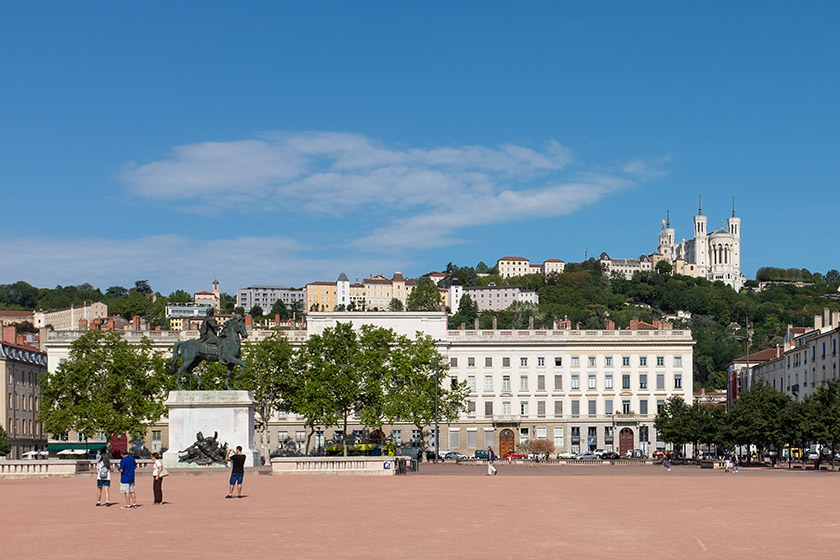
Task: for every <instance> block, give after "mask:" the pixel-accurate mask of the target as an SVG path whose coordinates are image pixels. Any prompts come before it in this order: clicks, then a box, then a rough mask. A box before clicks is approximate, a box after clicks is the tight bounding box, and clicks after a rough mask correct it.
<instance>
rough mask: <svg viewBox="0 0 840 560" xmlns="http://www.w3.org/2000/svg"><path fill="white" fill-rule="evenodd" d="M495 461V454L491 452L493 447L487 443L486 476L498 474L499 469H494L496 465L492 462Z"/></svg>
mask: <svg viewBox="0 0 840 560" xmlns="http://www.w3.org/2000/svg"><path fill="white" fill-rule="evenodd" d="M495 462H496V454H495V453H493V448H492V447H490V446H489V445H488V446H487V476H493V475H495V474H498V472H499V471H497V470H496V467H495V466H494V465H493V463H495Z"/></svg>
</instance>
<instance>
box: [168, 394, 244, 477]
mask: <svg viewBox="0 0 840 560" xmlns="http://www.w3.org/2000/svg"><path fill="white" fill-rule="evenodd" d="M164 405H166V408H167V409H168V410H169V450H168V451H166V453H164V454H163V465H164V466H165V467H166V468H168V469H171V468H193V467H195V468H225V467H228V465H227V464H225V463H213V464H211V465H198V464H196V463H193V462H184V461H181V460H180V455H181V452H182V451H184V450H185V449H187V448H188V447H190V446H191V445H192V444H194V443H195V442H196V439H197V438H198V436H197V434H198V432H201V433H202V434H203V435H204V437H212V436H213V434H214V433H217V432H218V434H219V436H218V439H217V441H218V443H219V445H221V446H224V444H225V443H227V444H228V447H230V448H231V450H234V449H236V447H237V446H242V452H243V453H244V454H245V457H246V459H245V466H246V467H254V466H259V465H260V453H259V451H257V450H256V449H255V448H254V409H255V407H256V401H255V400H254V396H253V395H252V394H251V393H250V392H248V391H171V392H170V393H169V398H168V399H167V400H166V402H165V403H164Z"/></svg>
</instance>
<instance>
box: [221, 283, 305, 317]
mask: <svg viewBox="0 0 840 560" xmlns="http://www.w3.org/2000/svg"><path fill="white" fill-rule="evenodd" d="M278 301H282V302H283V303H284V304H285V305H286V307H292V306H293V305H294V304H295V303H297V302H300V303H302V304H304V305H305V304H306V290H305V289H296V288H287V287H285V286H248V287H247V288H242V289H240V290H237V291H236V305H237V306H238V307H241V308H242V309H244V310H245V313H248V312H250V311H251V308H252V307H254V306H255V305H259V306H260V307H261V308H262V310H263V311H264V312H265V313H268V312H269V311H271V308H272V307H274V304H275V303H277V302H278Z"/></svg>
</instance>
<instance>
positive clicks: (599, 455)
mask: <svg viewBox="0 0 840 560" xmlns="http://www.w3.org/2000/svg"><path fill="white" fill-rule="evenodd" d="M606 452H607V450H606V449H596V450H595V451H593V452H592V453H594V454H595V455H597V456H598V458H599V459H600V458H601V455H603V454H604V453H606Z"/></svg>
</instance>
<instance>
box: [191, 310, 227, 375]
mask: <svg viewBox="0 0 840 560" xmlns="http://www.w3.org/2000/svg"><path fill="white" fill-rule="evenodd" d="M214 313H215V312H214V310H213V307H212V306H211V307H209V308H208V309H207V316H206V317H205V318H204V320H203V321H202V322H201V326H200V327H198V334H199V337H198V339H199V340H200V341H201V342H203V343H204V344H205V345H206V346H205V352H206V353H207V354H211V355H216V356H219V363H220V364H222V365H226V364H227V362H226V361H225V360H224V358H223V357H222V356H221V354H220V352H219V344H220V343H221V340H219V323H217V322H216V318H215V317H214Z"/></svg>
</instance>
